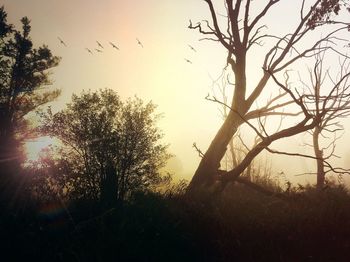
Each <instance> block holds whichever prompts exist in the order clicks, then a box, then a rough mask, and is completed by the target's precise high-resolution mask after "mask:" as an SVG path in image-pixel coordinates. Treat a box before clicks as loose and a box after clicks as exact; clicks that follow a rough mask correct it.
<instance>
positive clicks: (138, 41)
mask: <svg viewBox="0 0 350 262" xmlns="http://www.w3.org/2000/svg"><path fill="white" fill-rule="evenodd" d="M136 41H137V43H138V44H139V45H140V46H141V47H142V48H143V44H142V43H141V41H140V40H139V39H138V38H136Z"/></svg>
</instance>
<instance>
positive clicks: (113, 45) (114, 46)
mask: <svg viewBox="0 0 350 262" xmlns="http://www.w3.org/2000/svg"><path fill="white" fill-rule="evenodd" d="M109 43H110V44H111V46H112V47H113V48H115V49H117V50H119V47H117V46H116V45H115V44H113V43H112V42H109Z"/></svg>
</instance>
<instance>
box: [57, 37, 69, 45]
mask: <svg viewBox="0 0 350 262" xmlns="http://www.w3.org/2000/svg"><path fill="white" fill-rule="evenodd" d="M57 38H58V40H60V42H61V44H62V45H64V46H65V47H67V45H66V43H65V42H63V40H62V39H61V38H60V37H57Z"/></svg>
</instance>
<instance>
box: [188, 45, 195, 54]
mask: <svg viewBox="0 0 350 262" xmlns="http://www.w3.org/2000/svg"><path fill="white" fill-rule="evenodd" d="M188 46H189V47H190V48H191V49H192V50H193V51H194V52H197V50H196V49H195V48H194V47H193V46H191V45H188Z"/></svg>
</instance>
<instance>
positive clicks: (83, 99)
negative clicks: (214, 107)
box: [39, 89, 169, 200]
mask: <svg viewBox="0 0 350 262" xmlns="http://www.w3.org/2000/svg"><path fill="white" fill-rule="evenodd" d="M155 108H156V107H155V105H154V104H152V103H151V102H149V103H147V104H144V103H143V102H142V100H141V99H139V98H136V97H135V98H133V99H129V100H127V101H126V102H122V101H121V100H120V98H119V96H118V95H117V93H116V92H114V91H112V90H109V89H105V90H100V91H98V92H92V91H88V92H82V93H81V95H80V96H77V95H73V97H72V102H71V103H69V104H67V107H66V108H65V109H63V110H62V111H60V112H57V113H53V112H52V111H51V109H49V110H48V111H47V113H44V114H42V117H43V125H42V127H41V130H40V131H41V132H42V133H43V134H46V135H50V136H54V137H56V138H58V139H59V140H60V141H61V142H62V144H63V146H62V147H61V149H60V151H59V153H56V155H57V156H56V157H55V156H54V157H51V160H50V161H53V160H52V159H54V162H50V163H47V162H45V161H40V162H39V163H40V165H45V167H44V168H43V169H44V170H45V169H46V170H47V171H49V170H50V168H51V169H52V175H51V179H53V180H54V181H56V182H55V183H58V185H56V186H57V187H59V188H61V194H60V195H61V196H63V195H64V192H63V191H62V189H64V191H65V192H66V194H67V195H69V196H70V197H72V198H73V199H74V198H75V199H76V198H81V197H85V198H90V199H98V198H103V197H104V196H103V195H102V194H104V192H106V194H108V192H110V191H111V192H114V193H111V195H110V196H109V197H107V198H113V199H114V198H115V200H124V199H125V198H127V197H128V196H129V195H130V194H131V193H132V192H134V191H135V190H137V191H139V190H141V191H142V190H146V189H147V188H149V187H150V186H152V185H156V184H159V183H161V182H162V181H163V179H162V176H161V172H160V168H161V167H163V166H164V165H165V162H166V160H167V159H168V157H169V155H168V154H167V152H166V148H167V146H166V145H164V144H162V143H161V138H162V134H161V132H160V130H159V129H158V128H157V126H156V121H157V119H158V115H155V114H154V111H155ZM47 164H48V165H49V166H50V168H48V166H47ZM40 169H42V168H39V170H40ZM53 170H55V171H53ZM47 171H45V172H47ZM56 177H57V178H56ZM56 186H55V187H56ZM106 190H107V191H108V192H107V191H106Z"/></svg>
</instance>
